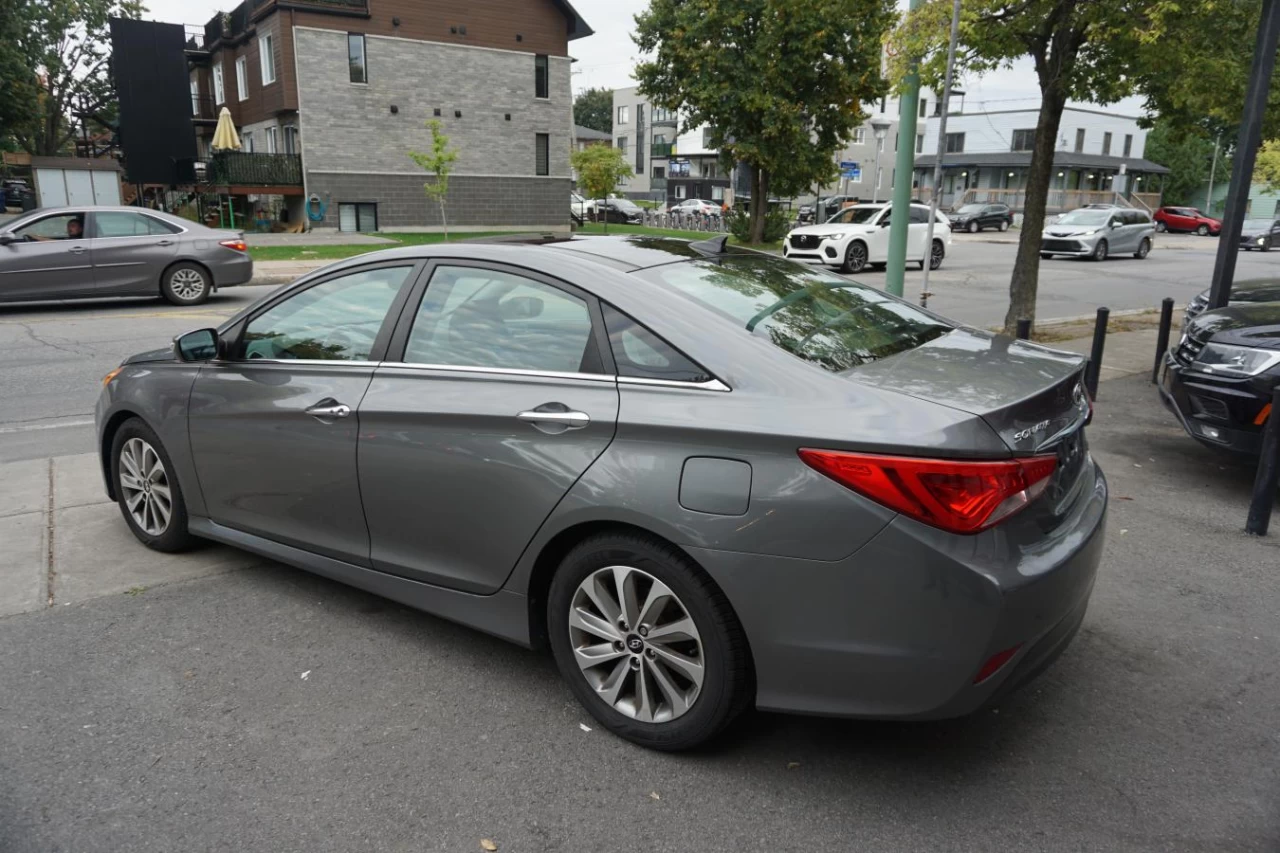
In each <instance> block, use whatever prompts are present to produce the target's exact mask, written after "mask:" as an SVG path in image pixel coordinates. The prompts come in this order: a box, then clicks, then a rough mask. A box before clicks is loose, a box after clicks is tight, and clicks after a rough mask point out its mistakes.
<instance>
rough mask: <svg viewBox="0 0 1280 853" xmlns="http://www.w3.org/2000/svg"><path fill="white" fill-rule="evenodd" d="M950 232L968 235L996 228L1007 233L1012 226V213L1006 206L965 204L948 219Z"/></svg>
mask: <svg viewBox="0 0 1280 853" xmlns="http://www.w3.org/2000/svg"><path fill="white" fill-rule="evenodd" d="M948 218H949V219H950V220H951V230H952V231H968V232H969V233H970V234H973V233H976V232H978V231H985V230H987V229H988V228H998V229H1000V230H1001V231H1007V230H1008V229H1009V226H1011V225H1013V211H1011V210H1010V209H1009V205H1007V204H966V205H965V206H963V207H961V208H960V209H959V210H957V211H955V212H954V213H952V214H951V215H950V217H948Z"/></svg>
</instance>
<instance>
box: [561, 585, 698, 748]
mask: <svg viewBox="0 0 1280 853" xmlns="http://www.w3.org/2000/svg"><path fill="white" fill-rule="evenodd" d="M568 628H569V644H570V647H571V648H572V649H573V658H574V661H575V662H576V663H577V665H578V669H579V670H581V672H582V675H583V677H584V678H585V679H586V681H587V684H589V685H590V686H591V688H592V689H593V690H594V691H595V692H596V695H597V696H599V697H600V699H601V700H602V701H604V702H605V703H606V704H608V705H609V707H611V708H613V709H614V710H615V711H617V712H618V713H620V714H623V715H625V716H628V717H631V718H633V719H636V720H639V721H640V722H643V723H665V722H669V721H671V720H674V719H677V718H679V717H681V716H683V715H684V714H685V713H686V712H687V711H689V709H690V708H692V707H693V704H694V702H696V701H697V699H698V693H699V691H700V690H701V689H702V681H703V676H704V675H705V671H706V668H705V662H704V661H705V659H704V655H703V644H702V637H701V636H700V635H699V633H698V628H697V626H696V625H694V622H693V617H692V616H691V615H690V614H689V610H688V608H686V607H685V605H684V603H683V602H681V601H680V598H679V596H677V595H676V594H675V593H674V592H672V590H671V588H670V587H668V586H667V585H666V584H664V583H663V582H662V581H660V580H658V579H657V578H656V577H654V576H653V575H651V574H649V573H648V572H645V571H642V570H640V569H636V568H632V567H630V566H606V567H605V568H603V569H598V570H596V571H594V572H592V573H591V574H589V575H587V577H586V578H584V579H583V581H582V583H580V584H578V588H577V590H576V591H575V592H574V594H573V601H572V603H571V604H570V607H569V625H568Z"/></svg>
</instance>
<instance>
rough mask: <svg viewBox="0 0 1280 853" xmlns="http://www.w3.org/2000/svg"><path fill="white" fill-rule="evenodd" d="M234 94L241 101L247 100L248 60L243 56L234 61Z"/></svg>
mask: <svg viewBox="0 0 1280 853" xmlns="http://www.w3.org/2000/svg"><path fill="white" fill-rule="evenodd" d="M236 93H237V94H238V95H239V96H240V100H242V101H247V100H248V99H249V60H248V59H246V58H245V57H243V56H242V57H240V58H239V59H237V60H236Z"/></svg>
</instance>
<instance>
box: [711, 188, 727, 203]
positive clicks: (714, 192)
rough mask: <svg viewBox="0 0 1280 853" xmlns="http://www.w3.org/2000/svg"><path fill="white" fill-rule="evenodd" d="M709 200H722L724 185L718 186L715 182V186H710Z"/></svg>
mask: <svg viewBox="0 0 1280 853" xmlns="http://www.w3.org/2000/svg"><path fill="white" fill-rule="evenodd" d="M711 200H712V201H724V187H722V186H720V185H719V184H717V185H716V186H714V187H712V188H711Z"/></svg>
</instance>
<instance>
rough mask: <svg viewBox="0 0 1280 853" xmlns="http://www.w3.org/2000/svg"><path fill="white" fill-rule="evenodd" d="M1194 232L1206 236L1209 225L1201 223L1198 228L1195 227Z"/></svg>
mask: <svg viewBox="0 0 1280 853" xmlns="http://www.w3.org/2000/svg"><path fill="white" fill-rule="evenodd" d="M1196 233H1197V234H1199V235H1200V236H1201V237H1208V236H1209V226H1208V225H1201V226H1200V227H1199V228H1197V229H1196Z"/></svg>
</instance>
